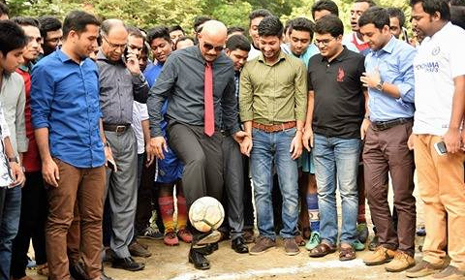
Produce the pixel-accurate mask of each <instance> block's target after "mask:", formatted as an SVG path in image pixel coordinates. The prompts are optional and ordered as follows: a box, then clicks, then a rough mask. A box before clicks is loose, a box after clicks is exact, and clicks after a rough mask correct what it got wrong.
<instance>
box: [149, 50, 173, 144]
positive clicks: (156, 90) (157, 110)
mask: <svg viewBox="0 0 465 280" xmlns="http://www.w3.org/2000/svg"><path fill="white" fill-rule="evenodd" d="M176 79H177V71H176V59H175V58H173V56H170V57H168V60H167V61H166V63H165V65H164V66H163V69H162V70H161V73H160V76H159V77H158V79H157V81H156V82H155V84H154V85H153V87H152V88H151V89H150V92H149V96H148V99H147V110H148V113H149V123H150V136H151V137H158V136H163V133H162V131H161V125H160V124H161V121H162V120H163V115H162V113H161V108H162V106H163V102H164V101H165V99H166V98H167V97H168V95H169V94H171V91H172V89H173V86H174V84H175V82H176Z"/></svg>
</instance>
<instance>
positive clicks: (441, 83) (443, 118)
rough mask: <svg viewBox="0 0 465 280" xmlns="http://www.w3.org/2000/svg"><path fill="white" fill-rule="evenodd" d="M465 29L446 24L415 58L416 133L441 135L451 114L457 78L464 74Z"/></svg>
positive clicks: (420, 49) (425, 41)
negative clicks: (455, 79)
mask: <svg viewBox="0 0 465 280" xmlns="http://www.w3.org/2000/svg"><path fill="white" fill-rule="evenodd" d="M464 46H465V31H464V30H463V29H461V28H460V27H458V26H455V25H453V24H452V23H450V22H449V23H447V24H446V25H445V26H444V27H443V28H442V29H441V30H439V31H438V32H436V34H434V35H433V36H432V37H427V38H425V40H424V41H423V42H422V44H421V46H420V48H419V49H418V52H417V56H416V57H415V59H414V61H413V67H414V73H415V107H416V111H415V118H414V125H413V133H415V134H431V135H437V136H442V135H444V134H445V133H446V132H447V129H448V127H449V122H450V118H451V114H452V99H453V96H454V91H455V86H454V78H456V77H458V76H462V75H465V49H464Z"/></svg>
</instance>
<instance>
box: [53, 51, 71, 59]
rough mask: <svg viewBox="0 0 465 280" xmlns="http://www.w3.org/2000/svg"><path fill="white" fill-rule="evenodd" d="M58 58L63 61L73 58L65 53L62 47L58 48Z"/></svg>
mask: <svg viewBox="0 0 465 280" xmlns="http://www.w3.org/2000/svg"><path fill="white" fill-rule="evenodd" d="M56 53H57V56H58V58H59V59H60V60H61V62H66V61H69V60H72V59H71V58H70V57H69V56H68V55H67V54H65V53H64V52H63V51H62V50H61V49H58V50H56Z"/></svg>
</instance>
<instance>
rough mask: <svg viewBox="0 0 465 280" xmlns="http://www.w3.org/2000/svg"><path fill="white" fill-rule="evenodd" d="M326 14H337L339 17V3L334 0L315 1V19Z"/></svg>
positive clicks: (313, 11) (313, 13) (313, 8)
mask: <svg viewBox="0 0 465 280" xmlns="http://www.w3.org/2000/svg"><path fill="white" fill-rule="evenodd" d="M326 15H335V16H337V17H338V16H339V8H338V7H337V4H336V3H335V2H334V1H332V0H320V1H317V2H315V4H313V6H312V17H313V20H314V21H315V22H316V21H318V20H319V19H320V18H322V17H324V16H326Z"/></svg>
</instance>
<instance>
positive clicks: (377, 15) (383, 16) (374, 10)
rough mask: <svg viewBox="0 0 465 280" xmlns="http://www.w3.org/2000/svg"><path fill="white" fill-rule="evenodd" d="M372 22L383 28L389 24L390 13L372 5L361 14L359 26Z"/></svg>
mask: <svg viewBox="0 0 465 280" xmlns="http://www.w3.org/2000/svg"><path fill="white" fill-rule="evenodd" d="M370 23H372V24H374V25H375V27H376V28H378V29H379V30H381V29H383V27H384V26H385V25H387V26H389V23H390V21H389V14H388V13H387V11H386V10H385V9H383V8H381V7H371V8H369V9H368V10H366V11H365V12H364V13H363V14H362V15H361V16H360V18H359V19H358V26H360V27H362V26H365V25H367V24H370Z"/></svg>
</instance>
